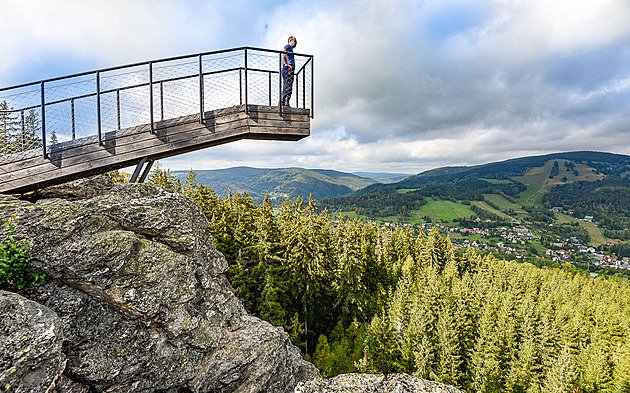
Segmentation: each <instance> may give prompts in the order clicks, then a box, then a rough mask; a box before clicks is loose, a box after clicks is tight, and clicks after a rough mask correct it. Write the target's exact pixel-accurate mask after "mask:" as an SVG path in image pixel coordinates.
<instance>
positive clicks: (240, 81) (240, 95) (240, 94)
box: [238, 68, 243, 105]
mask: <svg viewBox="0 0 630 393" xmlns="http://www.w3.org/2000/svg"><path fill="white" fill-rule="evenodd" d="M238 104H239V105H243V70H241V69H240V68H239V70H238Z"/></svg>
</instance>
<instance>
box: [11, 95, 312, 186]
mask: <svg viewBox="0 0 630 393" xmlns="http://www.w3.org/2000/svg"><path fill="white" fill-rule="evenodd" d="M154 128H155V132H154V133H153V134H152V133H151V132H150V126H149V125H148V124H147V125H143V126H138V127H132V128H128V129H123V130H116V131H111V132H106V133H105V134H103V145H102V146H99V144H98V140H97V137H96V136H91V137H87V138H81V139H77V140H74V141H69V142H64V143H59V144H56V145H53V146H51V147H49V148H48V158H44V157H43V154H42V151H41V149H35V150H31V151H28V152H22V153H17V154H19V160H16V158H17V157H18V156H17V155H15V156H13V157H12V156H5V157H0V193H5V194H6V193H12V194H16V193H24V192H28V191H32V190H36V189H39V188H42V187H47V186H51V185H55V184H61V183H65V182H67V181H70V180H74V179H78V178H82V177H87V176H91V175H94V174H99V173H104V172H107V171H110V170H113V169H120V168H124V167H128V166H131V165H136V164H137V163H138V162H140V160H141V159H142V158H144V157H147V158H148V159H149V160H157V159H161V158H165V157H171V156H174V155H178V154H183V153H187V152H191V151H195V150H199V149H204V148H207V147H210V146H216V145H220V144H223V143H228V142H232V141H236V140H239V139H266V140H286V141H297V140H300V139H302V138H304V137H307V136H309V135H310V117H309V110H308V109H297V108H290V109H287V110H285V111H283V114H282V116H281V115H280V113H279V108H278V107H277V106H276V107H273V106H258V105H249V106H248V113H245V106H244V105H237V106H234V107H230V108H224V109H219V110H215V111H209V112H206V113H205V121H204V124H201V123H200V122H199V115H191V116H184V117H180V118H176V119H170V120H165V121H161V122H156V123H155V125H154Z"/></svg>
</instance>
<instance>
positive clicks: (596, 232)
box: [555, 213, 606, 246]
mask: <svg viewBox="0 0 630 393" xmlns="http://www.w3.org/2000/svg"><path fill="white" fill-rule="evenodd" d="M555 216H556V219H557V221H558V222H560V223H574V222H577V223H578V224H580V226H581V227H582V228H584V229H586V231H587V232H588V234H589V236H590V237H591V241H590V244H591V245H592V246H599V245H602V244H604V243H606V238H605V237H604V235H603V234H602V231H601V230H600V229H599V228H598V227H597V225H595V224H594V223H592V222H586V221H582V220H578V219H575V218H573V217H571V216H568V215H566V214H559V213H556V214H555Z"/></svg>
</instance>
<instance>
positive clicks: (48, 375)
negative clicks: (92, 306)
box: [0, 291, 66, 393]
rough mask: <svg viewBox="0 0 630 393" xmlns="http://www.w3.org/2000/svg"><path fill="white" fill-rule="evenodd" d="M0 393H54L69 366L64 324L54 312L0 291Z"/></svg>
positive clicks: (15, 295)
mask: <svg viewBox="0 0 630 393" xmlns="http://www.w3.org/2000/svg"><path fill="white" fill-rule="evenodd" d="M0 316H1V317H0V391H2V392H5V391H6V392H9V391H10V392H15V393H22V392H46V391H49V390H52V388H53V387H54V386H55V381H57V380H58V378H59V376H60V375H61V372H62V371H63V370H64V368H65V365H66V358H65V356H64V354H63V353H62V351H61V346H62V342H63V324H62V323H61V320H60V319H59V317H58V316H57V314H55V313H54V312H53V311H52V310H51V309H49V308H48V307H45V306H42V305H41V304H38V303H36V302H33V301H31V300H28V299H25V298H24V297H22V296H20V295H17V294H15V293H11V292H5V291H0Z"/></svg>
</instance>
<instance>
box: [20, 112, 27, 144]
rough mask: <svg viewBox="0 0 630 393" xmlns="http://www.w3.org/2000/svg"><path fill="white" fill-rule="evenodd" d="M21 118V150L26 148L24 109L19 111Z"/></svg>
mask: <svg viewBox="0 0 630 393" xmlns="http://www.w3.org/2000/svg"><path fill="white" fill-rule="evenodd" d="M20 117H21V119H22V151H24V150H26V127H24V109H22V110H21V111H20Z"/></svg>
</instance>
